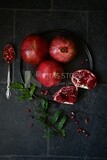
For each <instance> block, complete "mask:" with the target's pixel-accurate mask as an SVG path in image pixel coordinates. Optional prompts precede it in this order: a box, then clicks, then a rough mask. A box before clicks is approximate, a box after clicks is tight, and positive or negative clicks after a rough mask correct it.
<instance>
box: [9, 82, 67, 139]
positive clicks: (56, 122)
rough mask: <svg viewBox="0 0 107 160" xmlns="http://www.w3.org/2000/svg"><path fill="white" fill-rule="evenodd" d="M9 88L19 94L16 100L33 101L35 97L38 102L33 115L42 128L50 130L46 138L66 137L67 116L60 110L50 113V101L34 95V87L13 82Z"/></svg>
mask: <svg viewBox="0 0 107 160" xmlns="http://www.w3.org/2000/svg"><path fill="white" fill-rule="evenodd" d="M11 88H13V89H17V90H19V92H20V96H18V98H19V99H20V100H26V99H29V100H30V101H31V100H33V99H34V100H35V97H36V98H37V99H38V100H39V105H38V109H37V107H36V108H33V114H34V116H35V117H37V120H38V121H39V122H41V123H42V124H43V125H44V127H45V128H46V129H47V128H50V130H49V133H48V134H46V136H49V137H50V136H53V135H60V136H61V137H64V138H65V137H66V125H67V122H68V121H69V118H68V116H67V115H66V114H65V113H64V111H62V110H58V109H57V110H54V111H53V112H52V111H51V104H50V101H49V100H47V99H45V98H43V97H41V96H39V97H37V95H36V88H37V87H36V86H35V85H33V84H31V86H30V88H26V87H25V86H24V84H23V83H18V82H15V83H13V84H11Z"/></svg>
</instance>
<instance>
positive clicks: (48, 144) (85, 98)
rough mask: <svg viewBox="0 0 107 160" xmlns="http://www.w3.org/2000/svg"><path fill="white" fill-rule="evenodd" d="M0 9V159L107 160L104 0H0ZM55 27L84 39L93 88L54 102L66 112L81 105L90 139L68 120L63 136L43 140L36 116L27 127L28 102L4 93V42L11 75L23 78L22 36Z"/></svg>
mask: <svg viewBox="0 0 107 160" xmlns="http://www.w3.org/2000/svg"><path fill="white" fill-rule="evenodd" d="M52 2H53V3H52ZM0 8H1V9H0V160H35V159H36V160H67V159H70V160H92V159H94V160H106V159H107V125H106V124H107V118H106V117H107V114H106V113H107V98H106V97H107V96H106V93H107V12H106V11H107V2H106V0H105V1H103V0H102V1H101V0H93V1H92V0H91V1H88V0H87V1H86V0H80V1H77V0H75V1H72V0H66V1H65V0H63V1H62V0H51V1H50V0H43V1H42V0H39V1H37V0H35V1H34V0H33V1H25V0H23V1H18V0H17V1H12V0H11V1H6V0H4V1H3V0H1V1H0ZM3 8H5V9H3ZM6 8H7V9H6ZM11 8H13V9H11ZM14 9H15V10H14ZM32 9H33V10H32ZM61 10H62V11H61ZM87 10H89V11H87ZM90 10H94V11H90ZM103 11H104V12H103ZM53 29H64V30H68V31H72V32H73V33H75V34H77V35H78V36H80V37H81V38H82V39H83V40H84V41H85V42H86V43H88V46H89V48H90V51H91V54H92V57H93V60H94V72H95V74H96V75H97V77H98V85H97V87H96V88H95V89H93V90H90V91H89V90H87V91H85V92H84V94H82V95H81V97H79V99H78V102H77V103H76V104H75V105H73V106H70V105H69V106H67V105H60V106H59V105H58V106H57V107H58V108H60V109H64V110H65V111H66V112H68V113H69V114H70V112H71V111H73V110H81V113H82V114H85V116H88V117H89V123H88V125H86V124H84V121H83V119H82V118H81V117H80V126H81V127H83V128H85V129H86V130H87V131H88V132H89V134H90V136H89V137H88V138H86V137H85V136H84V135H83V134H77V133H76V128H75V125H74V124H73V123H70V124H69V125H68V128H67V129H68V132H67V133H68V137H67V138H66V139H62V138H61V137H55V138H53V139H50V140H49V139H44V138H43V133H44V128H43V126H42V125H41V124H39V123H38V122H37V121H36V120H35V119H34V121H35V123H34V127H33V128H29V127H28V125H29V123H30V122H33V120H31V118H30V115H29V114H28V113H27V112H26V109H27V108H28V107H30V106H31V104H30V103H29V102H28V101H26V102H20V101H19V100H18V99H17V95H18V92H16V91H13V92H12V97H11V99H10V100H7V99H6V98H5V92H6V76H7V65H6V64H5V63H4V62H3V59H2V54H3V47H4V45H5V44H7V43H14V45H15V48H16V56H17V58H16V60H15V63H14V79H13V80H14V81H21V77H20V53H19V49H20V44H21V41H22V40H23V38H24V37H25V36H27V35H29V34H32V33H40V32H44V31H47V30H53ZM100 83H102V84H100ZM32 105H33V104H32ZM57 107H56V108H57Z"/></svg>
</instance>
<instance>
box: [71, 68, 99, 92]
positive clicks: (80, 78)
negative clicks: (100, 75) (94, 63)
mask: <svg viewBox="0 0 107 160" xmlns="http://www.w3.org/2000/svg"><path fill="white" fill-rule="evenodd" d="M71 81H72V82H73V84H74V85H75V86H76V87H79V88H84V89H93V88H94V87H95V86H96V84H97V78H96V76H95V75H94V74H93V73H92V72H90V71H89V70H86V69H81V70H77V71H75V72H73V73H72V76H71Z"/></svg>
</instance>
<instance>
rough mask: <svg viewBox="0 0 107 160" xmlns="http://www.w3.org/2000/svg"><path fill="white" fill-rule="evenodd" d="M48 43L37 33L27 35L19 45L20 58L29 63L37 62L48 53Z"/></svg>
mask: <svg viewBox="0 0 107 160" xmlns="http://www.w3.org/2000/svg"><path fill="white" fill-rule="evenodd" d="M48 49H49V48H48V43H47V42H46V41H45V40H44V39H43V38H42V37H40V36H38V35H29V36H27V37H26V38H25V39H24V40H23V42H22V45H21V49H20V54H21V57H22V59H23V60H24V61H25V62H26V63H29V64H32V65H35V64H39V63H40V62H41V61H43V60H44V58H45V57H46V56H47V54H48Z"/></svg>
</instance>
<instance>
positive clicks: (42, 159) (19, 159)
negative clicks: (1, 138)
mask: <svg viewBox="0 0 107 160" xmlns="http://www.w3.org/2000/svg"><path fill="white" fill-rule="evenodd" d="M0 160H75V158H73V157H67V158H66V157H7V158H4V157H2V158H0ZM76 160H84V158H76Z"/></svg>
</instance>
